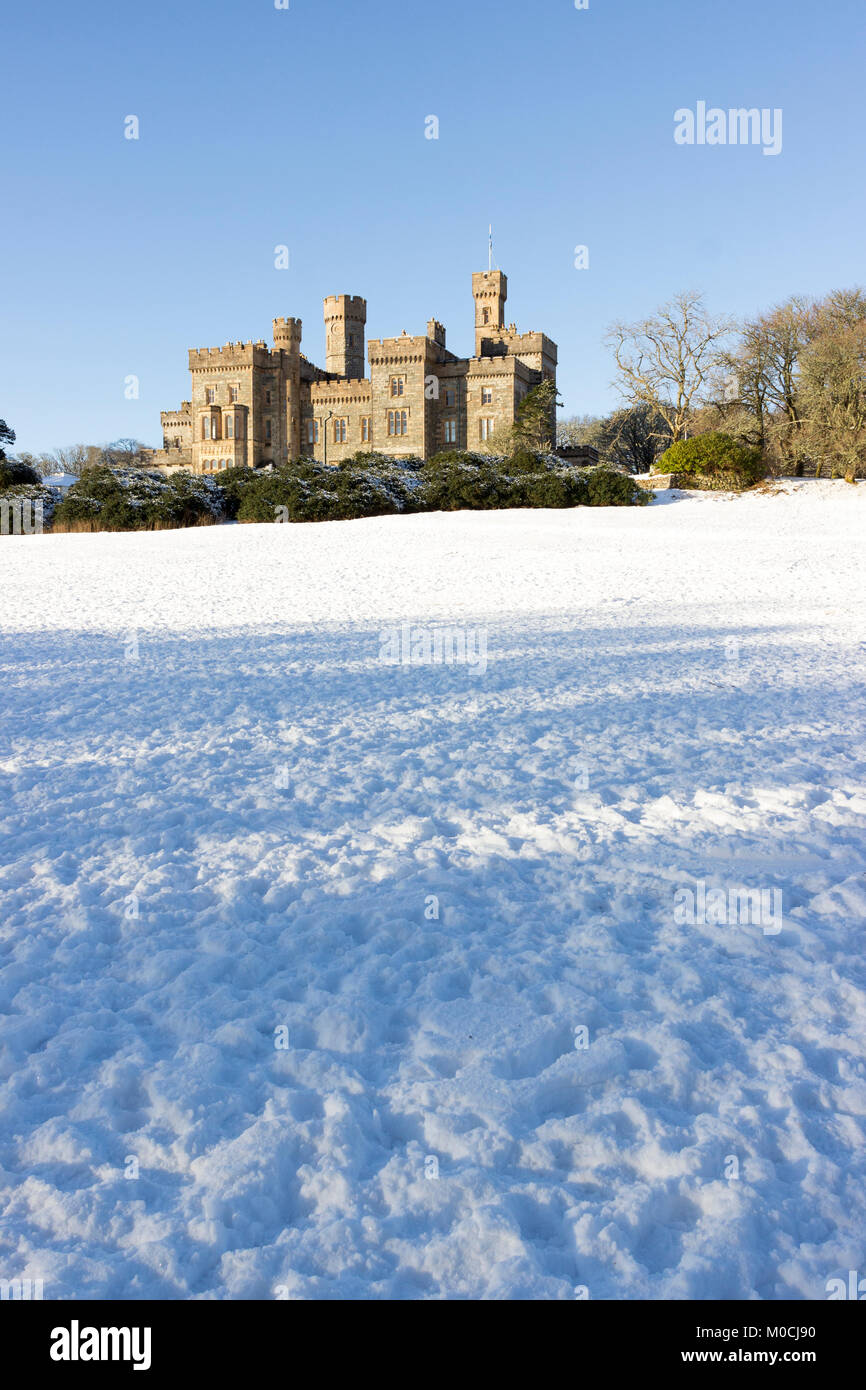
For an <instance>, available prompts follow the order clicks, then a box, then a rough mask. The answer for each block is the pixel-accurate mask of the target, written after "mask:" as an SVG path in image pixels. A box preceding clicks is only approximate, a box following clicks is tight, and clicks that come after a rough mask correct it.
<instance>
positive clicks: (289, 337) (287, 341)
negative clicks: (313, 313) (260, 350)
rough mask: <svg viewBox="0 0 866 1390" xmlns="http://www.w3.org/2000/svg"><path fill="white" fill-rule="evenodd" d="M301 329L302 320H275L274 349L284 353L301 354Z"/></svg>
mask: <svg viewBox="0 0 866 1390" xmlns="http://www.w3.org/2000/svg"><path fill="white" fill-rule="evenodd" d="M301 329H302V325H301V320H300V319H274V347H275V348H282V350H283V352H300V350H301Z"/></svg>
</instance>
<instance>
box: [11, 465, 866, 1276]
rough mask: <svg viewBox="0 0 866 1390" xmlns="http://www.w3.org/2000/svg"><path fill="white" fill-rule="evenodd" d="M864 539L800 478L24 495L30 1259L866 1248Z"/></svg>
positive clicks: (345, 1267) (18, 1061)
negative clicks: (393, 630)
mask: <svg viewBox="0 0 866 1390" xmlns="http://www.w3.org/2000/svg"><path fill="white" fill-rule="evenodd" d="M864 534H866V486H860V487H858V488H856V489H855V488H851V487H849V486H847V485H846V484H844V483H814V482H808V483H801V484H788V485H786V487H785V488H784V489H783V490H781V491H779V492H776V493H767V494H764V495H755V496H751V495H750V496H747V497H741V498H731V497H721V496H714V495H711V494H694V495H691V496H684V495H679V496H672V497H669V498H668V499H666V501H664V502H661V501H660V502H658V503H656V504H654V505H653V506H652V507H651V508H647V509H643V510H635V511H624V510H614V509H611V510H578V511H574V512H565V513H562V512H510V513H509V512H506V513H487V514H468V513H464V514H457V515H446V516H417V517H390V518H382V519H378V520H370V521H360V522H352V523H329V524H324V525H309V526H269V527H268V526H249V527H222V528H215V529H205V530H194V531H184V532H163V533H156V534H139V535H113V536H110V535H109V536H84V535H70V536H56V537H52V536H44V537H8V538H3V539H2V541H0V555H2V563H3V583H2V597H0V618H2V624H3V644H2V687H0V701H2V708H3V735H2V743H0V773H2V783H0V785H2V788H3V804H2V812H0V835H2V841H3V848H4V853H3V856H2V859H3V863H4V865H5V867H4V868H3V870H2V873H0V887H2V890H3V904H4V906H3V909H2V923H0V963H2V967H3V968H2V972H0V1009H2V1011H3V1017H2V1021H0V1043H2V1050H0V1081H2V1118H0V1139H2V1146H0V1278H15V1277H20V1276H23V1277H28V1276H29V1277H31V1278H40V1277H41V1278H43V1279H44V1281H45V1297H46V1298H70V1297H76V1296H82V1297H96V1298H140V1297H156V1298H188V1297H193V1298H274V1297H292V1298H296V1297H300V1298H342V1297H348V1298H410V1299H415V1298H443V1297H446V1298H478V1297H484V1298H520V1297H527V1296H528V1297H535V1298H554V1299H562V1298H565V1299H571V1298H574V1297H575V1296H576V1293H577V1295H578V1296H580V1291H581V1290H586V1291H588V1293H589V1295H590V1296H591V1297H592V1298H644V1297H654V1298H674V1299H683V1298H707V1297H714V1296H715V1297H722V1298H762V1299H778V1298H786V1297H793V1298H819V1299H820V1298H824V1297H826V1292H825V1288H826V1282H827V1280H828V1279H830V1278H832V1277H834V1276H836V1275H838V1274H840V1273H841V1274H843V1275H845V1274H846V1273H847V1271H848V1270H850V1269H855V1270H859V1271H860V1273H861V1274H866V1236H864V1232H866V1183H864V1178H866V1146H864V1125H866V1030H864V1020H866V967H864V957H863V932H864V919H866V886H864V848H863V846H864V828H866V794H864V780H866V778H864V774H866V732H864V720H863V709H864V705H863V684H864V667H866V597H864V596H866V583H864V559H863V537H864ZM403 620H407V621H410V622H412V623H413V624H415V625H418V626H420V628H421V629H422V632H421V636H422V637H423V635H424V631H423V630H426V629H430V628H432V629H435V630H441V629H442V628H443V627H446V626H447V627H450V628H452V629H458V630H459V631H465V630H466V629H467V628H468V629H471V633H472V639H473V641H475V642H477V643H479V644H481V643H482V637H483V639H484V640H486V643H487V648H486V650H487V657H486V669H485V663H484V662H480V661H476V662H475V663H474V664H473V665H470V664H468V663H463V664H454V665H434V664H410V665H407V666H403V665H393V664H388V663H387V662H384V661H382V660H380V650H381V647H382V639H381V638H380V633H381V632H382V631H383V630H387V629H389V628H390V627H392V626H394V625H398V624H399V623H400V622H401V621H403ZM415 636H416V638H417V637H418V632H417V631H416V632H415ZM473 650H474V651H475V652H476V654H477V653H478V652H479V651H480V650H481V645H478V646H476V647H475V648H473ZM700 883H704V884H705V885H706V888H707V890H709V889H711V888H722V889H724V890H725V891H726V892H728V891H729V890H731V889H732V888H734V889H736V888H739V887H743V886H745V887H748V888H752V889H755V890H764V892H765V895H766V900H767V901H768V902H770V901H775V899H773V897H772V892H773V890H779V891H780V892H781V905H782V918H781V919H777V918H776V917H773V918H772V921H771V919H769V918H763V919H760V920H759V921H758V923H757V924H755V922H754V921H753V922H752V923H751V924H749V923H746V924H745V925H741V924H739V922H735V923H728V924H727V925H725V924H723V923H724V919H723V920H722V921H718V920H712V921H707V922H706V923H704V922H703V921H700V920H698V921H697V922H695V923H694V924H689V922H688V921H686V922H683V920H682V914H681V913H680V912H679V909H678V908H677V907H676V904H677V903H679V902H682V901H683V900H684V899H683V897H682V895H683V893H684V891H685V890H693V891H694V892H695V893H696V894H697V892H698V888H697V885H698V884H700ZM677 894H679V895H680V897H679V898H677V896H676V895H677ZM437 912H438V916H437V915H436V913H437ZM283 1030H285V1031H283ZM581 1030H586V1031H585V1032H584V1031H581ZM584 1044H588V1045H584ZM136 1167H137V1172H138V1176H137V1177H136V1176H135V1173H136ZM437 1172H438V1176H437Z"/></svg>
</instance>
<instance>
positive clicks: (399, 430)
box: [388, 410, 409, 435]
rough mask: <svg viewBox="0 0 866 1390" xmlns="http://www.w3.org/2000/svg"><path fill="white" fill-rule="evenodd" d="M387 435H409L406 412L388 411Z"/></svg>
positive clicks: (407, 414)
mask: <svg viewBox="0 0 866 1390" xmlns="http://www.w3.org/2000/svg"><path fill="white" fill-rule="evenodd" d="M388 433H389V434H391V435H394V434H408V433H409V412H408V410H389V411H388Z"/></svg>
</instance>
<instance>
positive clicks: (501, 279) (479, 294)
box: [472, 270, 508, 357]
mask: <svg viewBox="0 0 866 1390" xmlns="http://www.w3.org/2000/svg"><path fill="white" fill-rule="evenodd" d="M472 294H473V296H474V298H475V356H476V357H480V356H481V343H482V340H483V339H484V338H485V337H487V336H489V335H490V334H491V333H496V332H497V331H498V330H499V329H501V328H504V327H505V301H506V300H507V298H508V277H507V276H505V275H503V273H502V271H501V270H480V271H478V272H477V274H475V275H473V276H472Z"/></svg>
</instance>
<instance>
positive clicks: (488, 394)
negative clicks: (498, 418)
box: [481, 386, 493, 405]
mask: <svg viewBox="0 0 866 1390" xmlns="http://www.w3.org/2000/svg"><path fill="white" fill-rule="evenodd" d="M481 404H482V405H492V404H493V387H492V386H482V388H481Z"/></svg>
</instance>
